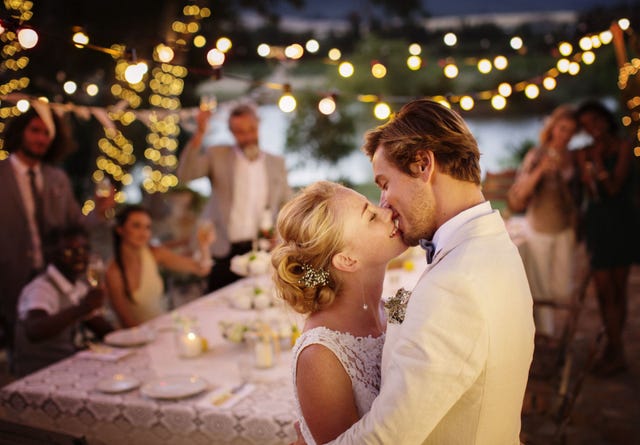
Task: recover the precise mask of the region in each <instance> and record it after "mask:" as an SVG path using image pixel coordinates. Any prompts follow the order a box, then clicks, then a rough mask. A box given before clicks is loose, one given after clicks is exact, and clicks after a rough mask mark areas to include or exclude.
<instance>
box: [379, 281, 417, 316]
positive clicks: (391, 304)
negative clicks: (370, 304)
mask: <svg viewBox="0 0 640 445" xmlns="http://www.w3.org/2000/svg"><path fill="white" fill-rule="evenodd" d="M409 298H411V292H409V291H408V290H406V289H405V288H404V287H401V288H400V289H398V291H397V292H396V294H395V295H394V296H393V297H391V298H389V299H388V300H387V301H385V302H384V308H385V311H386V312H387V319H388V320H389V323H394V324H401V323H402V322H403V321H404V316H405V314H406V312H407V304H408V303H409Z"/></svg>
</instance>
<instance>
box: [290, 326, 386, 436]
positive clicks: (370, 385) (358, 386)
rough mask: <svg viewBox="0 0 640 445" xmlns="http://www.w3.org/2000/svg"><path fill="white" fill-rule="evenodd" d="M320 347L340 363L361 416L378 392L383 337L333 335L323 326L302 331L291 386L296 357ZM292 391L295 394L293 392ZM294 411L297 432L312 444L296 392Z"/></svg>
mask: <svg viewBox="0 0 640 445" xmlns="http://www.w3.org/2000/svg"><path fill="white" fill-rule="evenodd" d="M312 344H320V345H323V346H325V347H326V348H328V349H329V350H331V352H333V353H334V354H335V356H336V357H337V358H338V360H340V363H342V366H343V367H344V369H345V371H346V372H347V374H348V375H349V377H350V378H351V385H352V386H353V394H354V397H355V401H356V407H357V408H358V414H359V415H360V416H362V415H363V414H364V413H366V412H367V411H369V409H370V408H371V404H372V403H373V399H375V398H376V396H377V395H378V392H380V361H381V357H382V346H383V345H384V334H383V335H381V336H380V337H375V338H374V337H372V336H367V337H355V336H353V335H351V334H348V333H343V332H337V331H333V330H331V329H328V328H325V327H317V328H313V329H311V330H309V331H306V332H304V333H303V334H302V335H301V336H300V338H298V341H297V342H296V344H295V346H294V347H293V361H292V365H291V366H292V374H293V386H294V388H295V387H296V368H297V363H298V355H299V354H300V352H301V351H302V350H303V349H304V348H306V347H307V346H309V345H312ZM294 392H295V391H294ZM295 400H296V409H297V411H298V417H299V419H300V431H301V432H302V436H303V437H304V440H305V441H306V442H307V445H315V443H316V442H315V441H314V440H313V437H312V436H311V433H310V432H309V428H308V427H307V424H306V422H305V420H304V418H303V417H302V411H301V409H300V402H299V400H298V393H297V392H295Z"/></svg>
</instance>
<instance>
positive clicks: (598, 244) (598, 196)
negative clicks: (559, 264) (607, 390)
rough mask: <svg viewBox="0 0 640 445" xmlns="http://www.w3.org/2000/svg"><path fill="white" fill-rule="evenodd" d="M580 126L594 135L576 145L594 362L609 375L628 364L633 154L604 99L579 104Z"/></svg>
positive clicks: (602, 374) (635, 229)
mask: <svg viewBox="0 0 640 445" xmlns="http://www.w3.org/2000/svg"><path fill="white" fill-rule="evenodd" d="M577 117H578V121H579V123H580V125H581V127H582V128H583V129H584V130H585V131H586V132H587V133H588V134H589V135H590V136H591V137H592V142H591V144H589V145H588V146H586V147H584V148H583V149H581V150H579V151H578V153H577V155H578V162H579V165H580V176H581V179H582V182H583V184H584V187H585V189H586V192H587V193H586V196H587V203H586V212H585V215H584V223H585V238H586V244H587V251H588V252H589V255H590V263H591V269H592V273H593V278H594V281H595V285H596V291H597V295H598V303H599V307H600V316H601V318H602V323H603V324H604V328H605V332H606V335H607V344H606V347H605V349H604V351H603V354H602V356H601V357H600V359H599V361H598V362H597V363H596V365H595V367H594V372H595V373H597V374H599V375H601V376H610V375H613V374H616V373H619V372H621V371H624V370H625V369H626V367H627V364H626V360H625V354H624V344H623V340H622V334H623V330H624V325H625V322H626V318H627V279H628V277H629V267H630V265H631V263H632V261H633V255H634V252H633V246H634V245H635V243H634V238H633V237H634V236H636V235H635V231H637V227H634V225H633V221H634V219H633V204H632V198H633V196H632V190H633V187H632V178H631V155H632V147H631V144H630V142H629V141H628V140H626V139H624V138H622V137H620V136H619V135H618V134H617V125H616V121H615V118H614V115H613V113H612V112H611V111H609V109H607V108H606V107H605V106H604V105H603V104H601V103H600V102H597V101H588V102H585V103H583V104H582V105H580V106H579V107H578V110H577Z"/></svg>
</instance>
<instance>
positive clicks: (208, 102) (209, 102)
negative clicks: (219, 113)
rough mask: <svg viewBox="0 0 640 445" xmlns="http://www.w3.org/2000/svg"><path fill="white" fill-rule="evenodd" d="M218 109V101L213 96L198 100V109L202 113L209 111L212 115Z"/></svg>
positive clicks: (205, 96)
mask: <svg viewBox="0 0 640 445" xmlns="http://www.w3.org/2000/svg"><path fill="white" fill-rule="evenodd" d="M216 108H218V99H217V98H216V96H214V95H211V96H209V95H204V96H202V97H201V98H200V109H201V110H202V111H211V112H212V113H213V112H215V111H216Z"/></svg>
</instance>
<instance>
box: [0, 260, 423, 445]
mask: <svg viewBox="0 0 640 445" xmlns="http://www.w3.org/2000/svg"><path fill="white" fill-rule="evenodd" d="M417 252H418V256H417V257H416V256H411V257H409V262H410V263H409V264H407V263H406V262H405V268H399V269H392V270H390V271H388V274H387V277H386V279H385V285H384V294H383V297H384V298H387V297H389V296H391V295H392V294H394V293H395V291H396V290H397V289H398V288H399V287H405V288H406V289H412V288H413V285H414V283H415V281H416V280H417V279H418V278H419V276H420V274H421V271H422V270H423V269H424V259H423V257H422V256H421V253H420V252H421V251H420V250H419V249H418V251H417ZM411 266H413V267H411ZM409 269H412V270H409ZM247 280H249V279H247ZM247 280H242V281H240V282H237V283H234V284H232V285H230V286H228V287H226V288H223V289H221V290H219V291H217V292H214V293H212V294H209V295H207V296H204V297H202V298H199V299H198V300H196V301H193V302H191V303H189V304H187V305H185V306H182V307H180V308H178V309H177V310H176V311H175V312H177V313H178V314H180V315H184V316H189V317H195V318H196V319H197V320H198V323H199V328H200V332H201V334H202V336H203V337H205V338H206V339H207V342H208V344H209V349H208V350H207V352H205V353H204V354H203V355H201V356H199V357H195V358H179V357H178V353H177V350H176V345H175V341H174V334H173V330H172V327H173V319H172V314H167V315H165V316H162V317H159V318H158V319H156V320H153V321H151V322H149V323H147V325H146V326H148V327H150V328H152V329H153V330H154V331H155V332H156V338H155V340H154V341H153V342H151V343H148V344H147V345H145V346H141V347H136V348H134V352H133V353H132V354H130V355H128V356H126V357H123V358H120V359H119V360H117V361H104V360H98V359H95V358H84V357H83V356H82V354H76V355H75V356H74V357H71V358H69V359H67V360H63V361H61V362H59V363H56V364H54V365H52V366H50V367H48V368H45V369H43V370H41V371H39V372H36V373H34V374H32V375H30V376H27V377H25V378H23V379H21V380H18V381H16V382H13V383H11V384H9V385H7V386H5V387H4V388H2V389H1V390H0V404H1V405H0V417H3V418H6V419H9V420H11V421H15V422H19V423H23V424H27V425H32V426H36V427H39V428H44V429H49V430H53V431H60V432H65V433H70V434H72V435H76V436H85V437H86V438H87V440H88V442H89V443H90V444H92V445H93V444H98V445H102V444H117V445H123V444H129V443H130V444H140V445H143V444H153V445H156V444H184V443H190V444H260V445H268V444H274V445H277V444H286V443H290V442H291V441H293V440H294V439H295V437H296V435H295V431H294V427H293V424H294V422H295V421H296V418H295V408H294V399H293V386H292V382H291V377H290V362H291V352H290V350H288V349H286V350H283V351H282V352H281V354H280V356H279V359H278V362H277V364H276V366H275V367H274V368H271V369H267V370H260V369H256V368H253V367H251V365H250V354H249V353H248V351H247V350H246V349H245V347H243V346H242V345H239V344H234V343H230V342H228V341H227V340H225V339H224V338H223V337H222V335H221V331H220V328H219V322H220V321H221V320H225V321H233V320H245V319H251V318H255V317H256V316H261V317H263V318H265V319H267V320H269V319H272V318H274V317H283V316H284V317H285V318H286V320H287V321H290V322H291V323H296V324H298V325H300V327H302V326H301V324H302V319H301V318H300V317H299V316H296V315H295V314H293V313H292V312H290V311H287V310H285V309H284V308H271V309H268V310H266V311H262V312H261V313H260V314H258V312H256V311H251V310H238V309H232V308H231V307H230V306H229V304H228V297H230V296H231V295H233V293H234V291H235V290H236V289H237V287H238V286H243V285H245V284H246V281H247ZM173 315H175V314H173ZM85 355H86V354H85ZM247 366H249V367H250V369H251V371H250V374H249V381H250V382H251V383H252V384H253V386H254V387H255V389H254V390H253V391H252V392H250V393H249V394H248V395H246V396H245V397H243V398H242V399H240V400H238V401H237V403H235V404H233V406H231V407H229V408H220V407H217V406H214V405H213V404H212V403H211V399H212V395H213V394H215V391H216V390H219V388H221V387H226V388H230V387H233V386H235V385H237V384H239V383H240V382H241V375H242V368H245V367H247ZM118 373H120V374H125V375H129V376H133V377H135V378H137V379H139V380H140V381H142V382H143V384H144V383H145V382H149V381H152V380H154V379H157V378H160V377H166V376H171V375H176V374H184V375H197V376H200V377H202V378H204V379H205V380H206V381H207V382H208V383H209V387H208V388H207V390H206V391H204V392H202V393H200V394H198V395H195V396H192V397H188V398H184V399H177V400H157V399H153V398H149V397H146V396H144V395H142V394H141V392H140V388H137V389H134V390H131V391H129V392H124V393H119V394H105V393H102V392H100V391H98V390H97V389H96V384H97V383H98V382H100V381H101V380H103V379H105V378H109V377H111V376H113V375H114V374H118Z"/></svg>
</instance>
